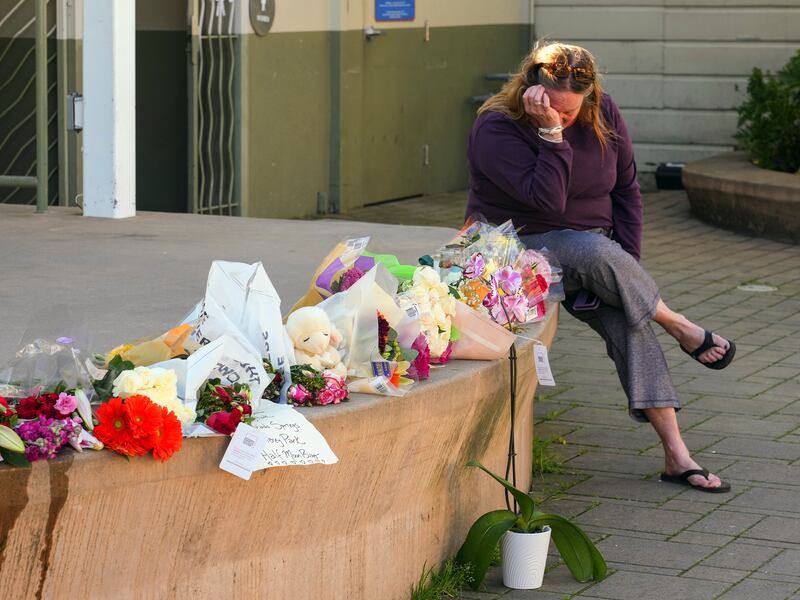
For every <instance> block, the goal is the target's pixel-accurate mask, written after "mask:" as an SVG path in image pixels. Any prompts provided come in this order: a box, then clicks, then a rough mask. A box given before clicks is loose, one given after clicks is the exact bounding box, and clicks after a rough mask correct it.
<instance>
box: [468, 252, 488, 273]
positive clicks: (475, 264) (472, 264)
mask: <svg viewBox="0 0 800 600" xmlns="http://www.w3.org/2000/svg"><path fill="white" fill-rule="evenodd" d="M485 269H486V262H485V261H484V260H483V254H481V253H480V252H476V253H475V254H473V255H472V256H470V257H469V259H468V260H467V266H466V267H464V277H465V278H466V279H475V278H476V277H480V276H481V275H483V271H484V270H485Z"/></svg>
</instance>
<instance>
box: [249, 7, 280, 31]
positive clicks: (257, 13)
mask: <svg viewBox="0 0 800 600" xmlns="http://www.w3.org/2000/svg"><path fill="white" fill-rule="evenodd" d="M274 20H275V0H250V24H251V25H252V26H253V31H255V32H256V35H262V36H263V35H267V33H269V30H270V29H272V22H273V21H274Z"/></svg>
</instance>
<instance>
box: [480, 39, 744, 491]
mask: <svg viewBox="0 0 800 600" xmlns="http://www.w3.org/2000/svg"><path fill="white" fill-rule="evenodd" d="M478 112H479V116H478V118H477V120H476V121H475V125H474V126H473V128H472V134H471V136H470V143H469V152H468V160H469V171H470V191H469V202H468V205H467V215H470V214H472V213H475V212H480V213H483V214H484V215H485V216H486V218H487V219H488V220H489V221H490V222H496V223H499V222H502V221H505V220H507V219H512V220H513V223H514V225H515V226H516V227H517V228H521V231H520V237H521V239H522V241H523V242H524V243H525V244H526V245H527V246H528V247H530V248H536V249H539V248H543V247H546V248H547V249H548V250H550V251H551V252H552V253H553V254H554V255H555V257H556V258H557V259H558V260H559V261H560V263H561V265H562V268H563V271H564V289H565V292H566V295H567V298H566V300H565V301H564V306H565V308H566V309H567V311H569V312H570V314H572V315H574V316H575V317H576V318H578V319H579V320H581V321H583V322H584V323H587V324H588V325H589V326H590V327H591V328H592V329H594V330H595V331H596V332H597V333H599V334H600V335H601V336H602V337H603V339H604V340H605V342H606V348H607V351H608V355H609V356H610V357H611V358H612V359H613V361H614V363H615V364H616V367H617V373H618V375H619V378H620V381H621V382H622V387H623V388H624V390H625V393H626V395H627V396H628V407H629V411H630V414H631V416H632V417H633V418H634V419H636V420H638V421H649V422H650V424H651V425H652V426H653V428H654V429H655V430H656V433H658V435H659V437H660V438H661V442H662V444H663V446H664V458H665V468H664V473H662V474H661V480H662V481H670V482H674V483H682V484H684V485H689V486H692V487H695V488H697V489H700V490H703V491H706V492H726V491H729V490H730V485H729V484H727V483H724V482H722V481H721V480H720V479H719V477H717V476H716V475H712V474H710V473H708V471H706V470H705V469H702V468H701V467H700V465H698V464H697V463H696V462H695V461H694V460H693V459H692V457H691V455H690V453H689V450H688V448H687V447H686V444H685V443H684V441H683V438H682V437H681V433H680V430H679V428H678V421H677V418H676V416H675V412H676V411H677V410H680V403H679V401H678V398H677V395H676V393H675V390H674V388H673V386H672V378H671V376H670V373H669V368H668V367H667V361H666V359H665V357H664V353H663V351H662V349H661V346H660V345H659V343H658V340H657V339H656V335H655V332H654V331H653V329H652V327H651V325H650V321H655V322H656V323H658V324H659V325H660V326H661V327H663V328H664V329H665V330H666V331H667V333H669V334H670V335H671V336H672V337H674V338H675V339H676V340H677V342H678V343H679V344H680V346H681V348H682V349H683V350H684V351H685V352H687V353H688V354H690V355H691V356H692V357H693V358H694V359H695V360H697V361H698V362H700V363H702V364H703V365H705V366H706V367H709V368H712V369H722V368H724V367H725V366H727V365H728V364H729V363H730V361H731V360H732V359H733V355H734V352H735V350H736V348H735V346H734V344H733V343H732V342H730V341H728V340H725V339H723V338H722V337H720V336H718V335H716V334H713V333H711V332H708V331H704V330H703V329H702V328H701V327H699V326H697V325H695V324H694V323H692V322H691V321H689V320H688V319H686V317H684V316H683V315H680V314H677V313H675V312H673V311H672V310H670V309H669V307H667V305H666V304H664V302H663V301H662V300H661V297H660V294H659V291H658V287H657V285H656V283H655V282H654V281H653V278H652V277H651V276H650V275H649V274H648V273H647V272H646V271H645V270H644V269H643V268H642V267H641V266H640V265H639V255H640V248H641V237H642V197H641V194H640V192H639V185H638V183H637V181H636V164H635V162H634V157H633V147H632V145H631V140H630V137H629V135H628V131H627V128H626V126H625V122H624V121H623V119H622V115H620V112H619V109H618V108H617V106H616V105H615V104H614V102H613V101H612V100H611V98H610V97H609V96H608V95H607V94H605V93H603V92H602V90H601V88H600V82H599V79H598V74H597V66H596V64H595V61H594V58H593V57H592V55H591V54H590V53H589V52H588V51H586V50H585V49H583V48H580V47H578V46H571V45H566V44H559V43H551V44H545V45H537V46H536V47H535V48H534V49H533V52H531V54H530V55H529V56H527V57H526V58H525V60H524V61H523V63H522V67H521V69H520V72H519V73H517V74H516V75H514V76H513V78H512V79H511V80H510V81H509V82H508V83H507V84H506V85H505V86H504V87H503V89H502V91H501V92H499V93H498V94H495V95H494V96H492V97H491V98H490V99H489V100H487V101H486V103H485V104H484V105H483V106H482V107H481V108H480V110H479V111H478Z"/></svg>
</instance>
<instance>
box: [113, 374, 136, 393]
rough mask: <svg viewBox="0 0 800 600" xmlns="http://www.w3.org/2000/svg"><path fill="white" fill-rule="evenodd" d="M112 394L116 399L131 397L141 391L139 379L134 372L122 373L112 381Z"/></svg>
mask: <svg viewBox="0 0 800 600" xmlns="http://www.w3.org/2000/svg"><path fill="white" fill-rule="evenodd" d="M113 385H114V388H113V390H112V392H113V394H114V395H115V396H117V397H118V398H127V397H128V396H133V395H134V394H135V393H136V392H138V391H139V390H140V389H141V387H142V386H141V378H140V376H139V374H138V373H137V372H136V371H135V370H132V371H123V372H122V373H120V374H119V375H117V378H116V379H115V380H114V384H113Z"/></svg>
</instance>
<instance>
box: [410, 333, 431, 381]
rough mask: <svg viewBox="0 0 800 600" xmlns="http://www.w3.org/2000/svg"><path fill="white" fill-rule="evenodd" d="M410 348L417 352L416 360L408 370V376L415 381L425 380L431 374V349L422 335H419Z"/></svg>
mask: <svg viewBox="0 0 800 600" xmlns="http://www.w3.org/2000/svg"><path fill="white" fill-rule="evenodd" d="M411 348H412V349H414V350H416V351H417V353H418V354H417V358H415V359H414V362H412V363H411V366H410V367H409V369H408V376H409V377H411V378H412V379H415V380H416V381H422V380H424V379H427V378H428V377H429V376H430V373H431V349H430V347H429V346H428V340H427V338H426V337H425V335H424V334H419V335H418V336H417V339H415V340H414V343H413V344H411Z"/></svg>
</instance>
